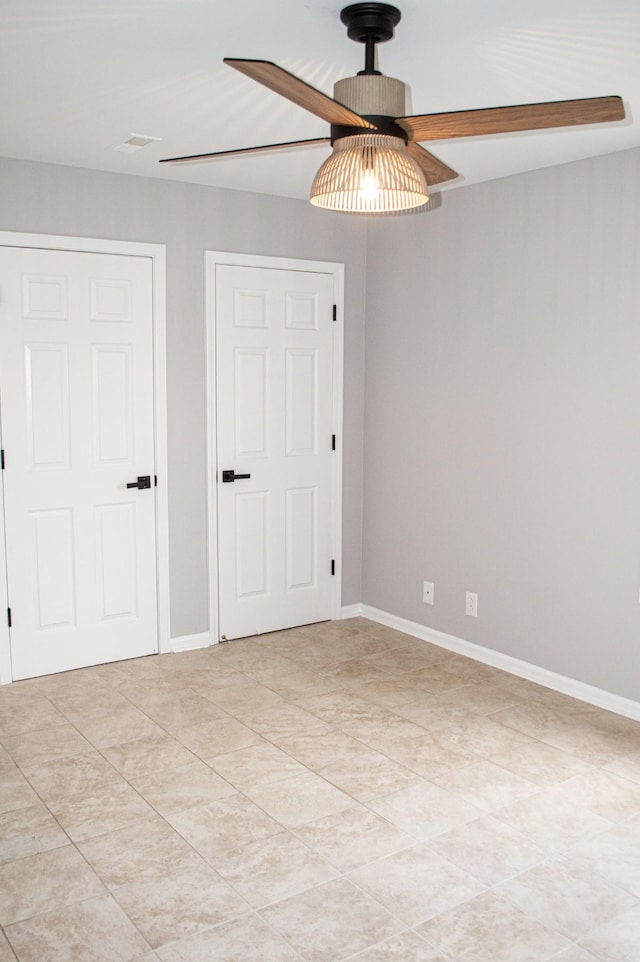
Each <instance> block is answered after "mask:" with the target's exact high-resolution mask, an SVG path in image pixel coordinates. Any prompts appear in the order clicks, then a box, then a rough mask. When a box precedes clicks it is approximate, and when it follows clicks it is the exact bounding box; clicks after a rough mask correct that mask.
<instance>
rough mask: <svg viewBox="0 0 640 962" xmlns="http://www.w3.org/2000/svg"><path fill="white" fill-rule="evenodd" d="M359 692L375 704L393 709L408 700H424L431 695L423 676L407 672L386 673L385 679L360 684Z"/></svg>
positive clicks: (412, 701)
mask: <svg viewBox="0 0 640 962" xmlns="http://www.w3.org/2000/svg"><path fill="white" fill-rule="evenodd" d="M358 694H359V695H360V696H361V697H363V698H366V699H367V700H368V701H372V702H373V703H374V704H375V705H382V707H383V708H389V709H391V711H393V710H394V708H397V707H399V706H401V705H405V704H407V703H408V702H411V703H414V702H416V701H417V700H420V701H424V700H425V699H426V698H427V697H428V695H429V689H428V687H427V685H426V683H425V680H424V678H423V677H422V676H420V677H417V676H416V674H411V673H407V674H405V675H385V677H384V678H383V679H378V680H377V681H369V682H367V683H366V684H363V685H360V686H359V688H358Z"/></svg>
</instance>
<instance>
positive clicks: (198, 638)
mask: <svg viewBox="0 0 640 962" xmlns="http://www.w3.org/2000/svg"><path fill="white" fill-rule="evenodd" d="M212 644H213V639H212V637H211V635H210V634H209V632H208V631H202V632H201V633H200V634H199V635H180V637H178V638H172V639H171V641H170V648H169V650H170V651H173V652H177V651H191V650H192V649H193V648H208V647H209V645H212Z"/></svg>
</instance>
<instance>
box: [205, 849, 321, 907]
mask: <svg viewBox="0 0 640 962" xmlns="http://www.w3.org/2000/svg"><path fill="white" fill-rule="evenodd" d="M216 868H217V870H218V871H219V872H220V874H221V875H222V876H223V878H225V879H226V880H227V881H228V882H229V883H230V884H231V885H233V887H234V889H235V890H236V891H237V892H239V893H240V895H242V896H243V898H245V899H246V900H247V902H248V903H249V904H250V905H252V906H253V908H260V907H262V906H265V905H270V904H271V903H272V902H278V901H280V900H281V899H284V898H286V897H287V896H289V895H295V894H296V893H298V892H303V891H304V890H305V889H308V888H312V887H313V886H315V885H319V884H320V883H321V882H327V881H329V879H332V878H335V877H336V876H337V875H338V871H337V869H336V868H335V867H334V866H332V865H330V864H329V863H328V862H327V861H325V859H323V858H322V857H321V856H320V855H318V854H317V853H315V852H313V851H311V849H309V848H308V847H307V846H306V845H304V844H303V843H302V842H301V841H299V840H298V839H297V838H295V837H294V836H293V835H291V834H290V833H289V832H281V833H280V834H278V835H272V836H270V837H269V838H266V839H261V840H260V841H258V842H253V843H252V844H251V845H243V846H241V847H240V848H238V849H237V850H236V851H235V852H233V853H230V854H229V855H228V857H227V858H226V859H221V860H216Z"/></svg>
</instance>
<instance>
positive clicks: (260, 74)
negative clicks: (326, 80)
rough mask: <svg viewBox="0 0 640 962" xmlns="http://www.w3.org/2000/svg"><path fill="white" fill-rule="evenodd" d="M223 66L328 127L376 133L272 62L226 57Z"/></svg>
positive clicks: (358, 115)
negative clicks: (272, 92)
mask: <svg viewBox="0 0 640 962" xmlns="http://www.w3.org/2000/svg"><path fill="white" fill-rule="evenodd" d="M224 62H225V63H227V64H229V66H230V67H233V68H234V69H235V70H239V71H240V73H243V74H246V76H247V77H250V78H251V79H252V80H257V82H258V83H260V84H262V85H263V86H265V87H268V88H269V90H273V91H275V93H277V94H280V96H281V97H286V98H287V100H291V101H292V102H293V103H294V104H297V105H298V106H299V107H304V109H305V110H309V111H310V112H311V113H312V114H315V115H316V116H317V117H321V118H322V120H326V121H327V123H329V124H342V125H343V126H346V127H369V128H372V129H373V130H375V125H374V124H371V123H369V121H368V120H365V119H364V117H361V116H360V114H356V113H354V112H353V110H349V108H348V107H345V106H343V104H341V103H338V101H337V100H332V98H331V97H327V95H326V94H323V93H322V92H321V91H320V90H316V88H315V87H312V86H311V85H310V84H308V83H305V81H304V80H300V78H299V77H295V76H294V75H293V74H292V73H289V72H288V70H284V69H283V68H282V67H278V65H277V64H275V63H271V62H270V61H269V60H234V59H233V58H231V57H225V58H224Z"/></svg>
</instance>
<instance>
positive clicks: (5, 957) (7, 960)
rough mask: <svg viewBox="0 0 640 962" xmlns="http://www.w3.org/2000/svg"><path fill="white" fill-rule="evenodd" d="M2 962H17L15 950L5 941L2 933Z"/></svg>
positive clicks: (0, 953)
mask: <svg viewBox="0 0 640 962" xmlns="http://www.w3.org/2000/svg"><path fill="white" fill-rule="evenodd" d="M0 962H16V957H15V955H14V954H13V949H12V948H11V946H10V945H9V943H8V942H7V940H6V939H5V937H4V935H3V934H2V932H0Z"/></svg>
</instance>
